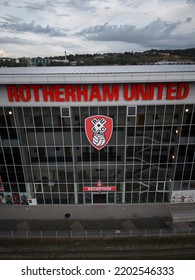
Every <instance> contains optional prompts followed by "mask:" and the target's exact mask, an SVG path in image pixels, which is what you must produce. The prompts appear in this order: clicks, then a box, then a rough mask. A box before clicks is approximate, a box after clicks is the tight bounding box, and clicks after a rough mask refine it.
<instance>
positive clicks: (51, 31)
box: [0, 16, 69, 37]
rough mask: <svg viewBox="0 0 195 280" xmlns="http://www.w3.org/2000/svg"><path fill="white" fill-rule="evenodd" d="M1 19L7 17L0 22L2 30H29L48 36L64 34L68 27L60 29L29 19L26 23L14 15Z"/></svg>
mask: <svg viewBox="0 0 195 280" xmlns="http://www.w3.org/2000/svg"><path fill="white" fill-rule="evenodd" d="M3 19H7V21H6V22H0V29H1V30H2V31H5V30H8V31H14V32H23V33H24V32H31V33H37V34H46V35H49V36H56V37H60V36H65V35H66V32H67V31H69V29H61V28H56V27H51V26H50V25H47V26H45V27H43V26H41V25H39V24H38V25H37V24H36V22H35V21H31V22H30V23H26V22H24V21H22V20H20V19H18V18H14V17H10V16H8V17H3Z"/></svg>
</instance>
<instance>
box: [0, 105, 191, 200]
mask: <svg viewBox="0 0 195 280" xmlns="http://www.w3.org/2000/svg"><path fill="white" fill-rule="evenodd" d="M92 115H106V116H109V117H111V118H112V119H113V134H112V137H111V139H110V141H109V143H108V144H107V146H105V147H104V148H103V149H102V150H100V151H98V150H96V149H95V148H94V147H93V146H92V145H91V144H90V143H89V141H88V140H87V137H86V135H85V128H84V123H85V119H86V118H87V117H89V116H92ZM194 151H195V108H194V105H190V104H189V105H185V106H184V105H158V106H137V107H133V106H132V107H126V106H119V107H112V106H110V107H71V108H59V107H52V108H51V107H42V108H40V107H23V108H16V107H5V108H2V107H1V108H0V198H1V200H4V201H5V202H6V203H8V204H9V203H10V204H27V203H28V201H29V199H36V201H37V203H38V204H91V203H98V202H102V203H108V204H121V203H127V204H131V203H166V202H170V199H171V192H172V191H173V190H195V163H194V159H195V158H194V154H195V152H194ZM99 182H101V184H103V185H104V186H114V187H116V191H107V192H106V191H105V192H101V193H99V194H96V196H95V194H94V192H84V191H83V187H92V186H97V184H98V183H99ZM98 195H99V196H98ZM100 195H102V196H101V197H100Z"/></svg>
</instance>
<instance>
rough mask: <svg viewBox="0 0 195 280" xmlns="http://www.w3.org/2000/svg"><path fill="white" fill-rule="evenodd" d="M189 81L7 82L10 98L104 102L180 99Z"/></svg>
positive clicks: (23, 100) (38, 100) (12, 100)
mask: <svg viewBox="0 0 195 280" xmlns="http://www.w3.org/2000/svg"><path fill="white" fill-rule="evenodd" d="M189 91H190V86H189V83H146V84H141V83H127V84H121V85H119V84H100V85H99V84H92V85H87V84H81V85H69V84H65V85H62V84H61V85H8V86H7V96H8V100H9V101H10V102H30V101H34V102H93V101H98V102H105V101H119V100H120V99H121V98H122V99H123V100H125V101H133V100H135V101H141V100H148V101H149V100H162V99H164V100H183V99H185V98H187V97H188V95H189Z"/></svg>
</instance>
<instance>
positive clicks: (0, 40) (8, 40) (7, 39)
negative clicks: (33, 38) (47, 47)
mask: <svg viewBox="0 0 195 280" xmlns="http://www.w3.org/2000/svg"><path fill="white" fill-rule="evenodd" d="M29 43H30V42H29V41H28V40H25V39H21V38H18V37H8V36H5V37H1V38H0V44H17V45H24V44H29Z"/></svg>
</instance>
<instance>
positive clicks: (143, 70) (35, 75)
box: [0, 65, 195, 84]
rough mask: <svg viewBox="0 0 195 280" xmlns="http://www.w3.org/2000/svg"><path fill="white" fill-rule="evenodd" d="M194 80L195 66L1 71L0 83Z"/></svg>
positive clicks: (2, 69) (29, 68) (42, 68)
mask: <svg viewBox="0 0 195 280" xmlns="http://www.w3.org/2000/svg"><path fill="white" fill-rule="evenodd" d="M161 81H164V82H170V81H172V82H182V81H189V82H190V81H191V82H194V81H195V65H141V66H91V67H90V66H72V67H71V66H67V67H21V68H0V84H35V83H40V84H43V83H47V84H52V83H54V84H56V83H58V84H59V83H81V84H84V83H129V82H145V83H146V82H161Z"/></svg>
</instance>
